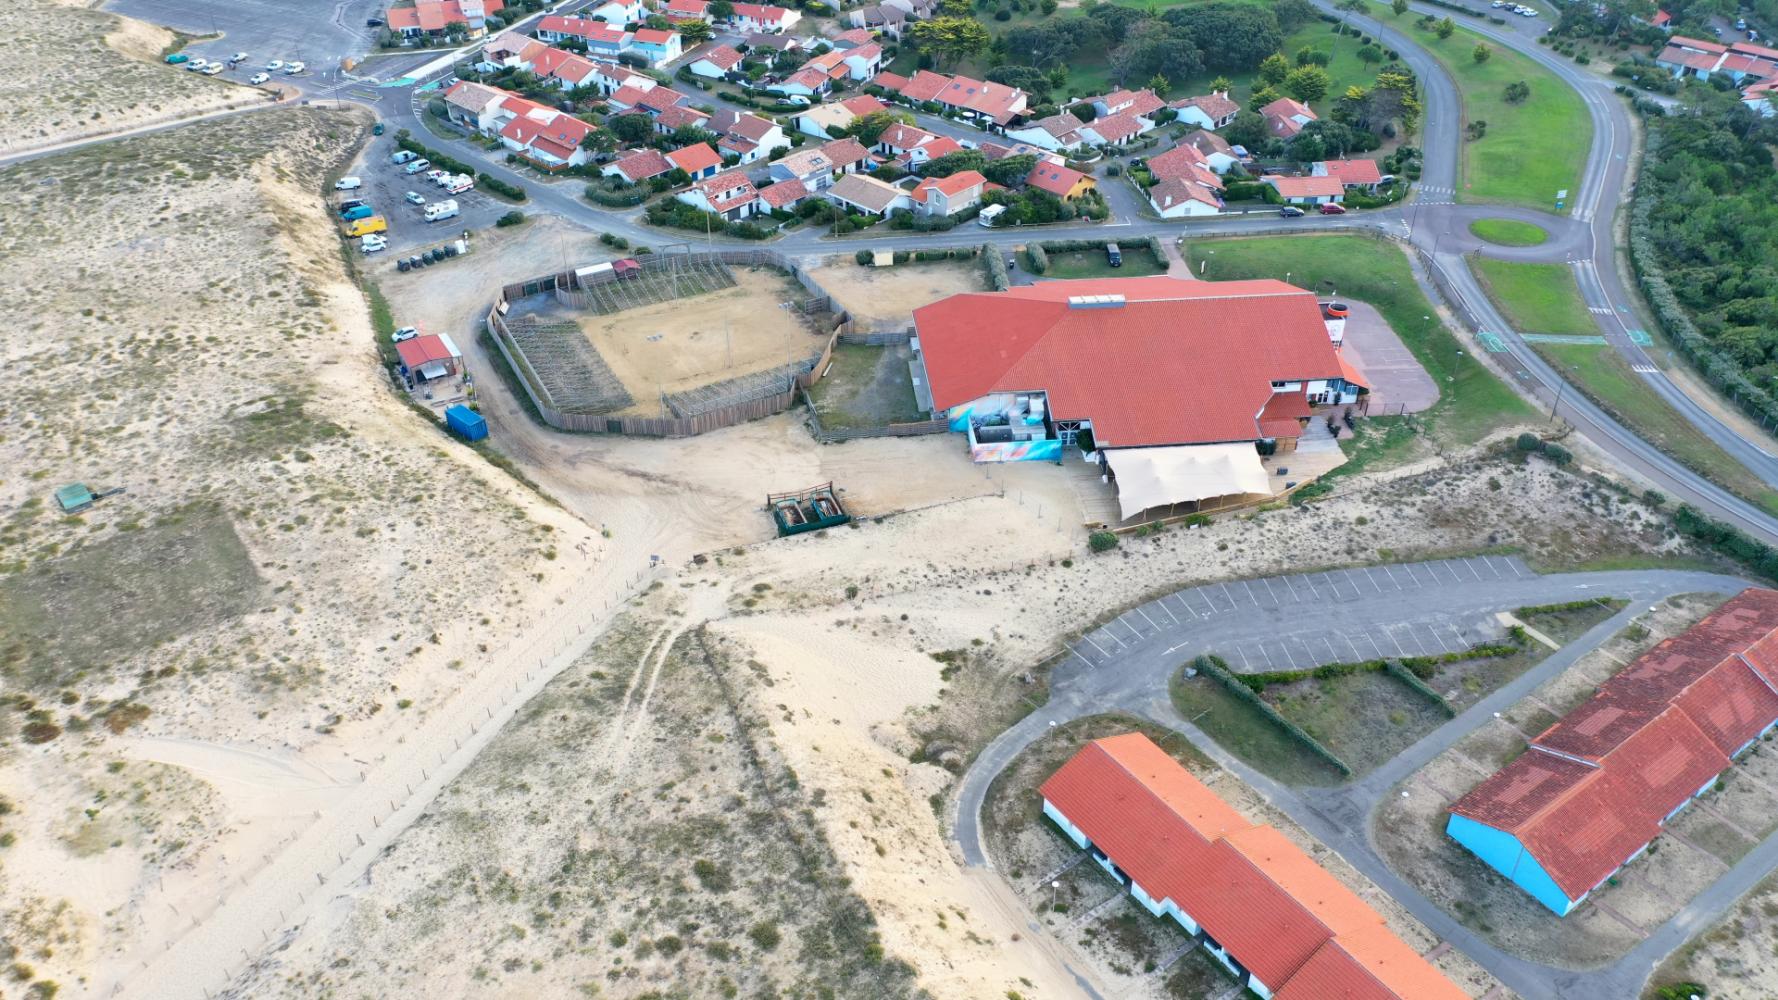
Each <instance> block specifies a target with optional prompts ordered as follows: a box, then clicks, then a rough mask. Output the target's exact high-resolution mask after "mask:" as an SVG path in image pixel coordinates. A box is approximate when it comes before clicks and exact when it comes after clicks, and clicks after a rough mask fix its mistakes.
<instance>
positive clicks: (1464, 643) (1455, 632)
mask: <svg viewBox="0 0 1778 1000" xmlns="http://www.w3.org/2000/svg"><path fill="white" fill-rule="evenodd" d="M1445 627H1446V628H1448V629H1450V630H1451V635H1452V636H1453V637H1455V638H1456V640H1457V648H1458V649H1468V648H1469V640H1468V639H1466V638H1464V636H1463V630H1462V629H1459V628H1458V627H1457V626H1455V625H1446V626H1445Z"/></svg>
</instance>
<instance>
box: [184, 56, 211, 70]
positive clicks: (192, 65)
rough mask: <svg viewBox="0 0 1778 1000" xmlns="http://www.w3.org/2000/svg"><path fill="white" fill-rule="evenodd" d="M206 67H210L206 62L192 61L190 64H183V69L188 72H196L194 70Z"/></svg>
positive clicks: (202, 60)
mask: <svg viewBox="0 0 1778 1000" xmlns="http://www.w3.org/2000/svg"><path fill="white" fill-rule="evenodd" d="M208 65H210V63H209V61H208V60H205V59H193V60H192V61H191V62H188V63H186V64H185V68H186V69H188V70H196V69H203V68H204V67H205V66H208Z"/></svg>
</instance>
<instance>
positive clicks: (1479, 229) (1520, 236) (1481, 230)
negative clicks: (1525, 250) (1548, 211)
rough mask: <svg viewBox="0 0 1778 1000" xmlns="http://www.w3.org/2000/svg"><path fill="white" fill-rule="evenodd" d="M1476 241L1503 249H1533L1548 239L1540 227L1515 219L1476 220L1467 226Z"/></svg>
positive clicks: (1547, 234) (1547, 235) (1548, 236)
mask: <svg viewBox="0 0 1778 1000" xmlns="http://www.w3.org/2000/svg"><path fill="white" fill-rule="evenodd" d="M1469 231H1470V232H1471V233H1474V234H1475V236H1476V238H1477V239H1483V240H1487V241H1488V242H1489V243H1494V244H1497V245H1499V246H1503V247H1534V246H1537V245H1538V244H1540V243H1542V242H1543V241H1544V240H1547V239H1549V238H1550V234H1549V233H1547V232H1545V231H1544V230H1543V227H1541V226H1534V225H1532V224H1531V223H1529V222H1519V221H1518V220H1516V219H1477V220H1475V221H1474V222H1472V223H1470V224H1469Z"/></svg>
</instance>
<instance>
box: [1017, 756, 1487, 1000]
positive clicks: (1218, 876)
mask: <svg viewBox="0 0 1778 1000" xmlns="http://www.w3.org/2000/svg"><path fill="white" fill-rule="evenodd" d="M1039 792H1040V794H1041V795H1042V796H1043V812H1044V815H1046V816H1048V817H1049V818H1050V819H1051V820H1052V821H1054V822H1055V824H1056V825H1057V826H1058V827H1060V828H1061V830H1062V832H1063V833H1064V834H1065V835H1066V836H1067V837H1068V838H1069V839H1070V840H1072V841H1073V842H1074V843H1075V844H1076V845H1078V846H1080V847H1082V848H1085V849H1087V850H1088V851H1089V852H1090V855H1091V857H1092V858H1093V860H1094V861H1096V862H1098V864H1099V865H1100V867H1102V868H1104V869H1105V870H1106V871H1107V872H1109V873H1110V874H1111V876H1112V877H1113V878H1115V879H1117V881H1118V882H1119V883H1120V884H1122V885H1126V886H1128V887H1129V889H1130V894H1131V895H1132V896H1134V897H1135V898H1136V901H1137V902H1139V903H1141V904H1142V906H1143V908H1144V909H1146V910H1148V912H1150V913H1152V914H1154V915H1155V916H1157V917H1165V918H1170V919H1172V920H1174V921H1175V922H1177V923H1178V924H1179V925H1180V926H1181V927H1183V928H1185V930H1186V931H1187V932H1188V933H1190V934H1191V935H1193V936H1194V937H1195V938H1196V940H1197V942H1198V943H1199V944H1201V945H1202V946H1203V947H1204V948H1205V949H1206V950H1208V951H1209V952H1210V954H1211V955H1213V956H1214V957H1215V958H1216V959H1217V960H1218V961H1219V962H1221V963H1222V964H1223V965H1224V966H1225V967H1226V968H1228V969H1229V971H1231V972H1233V973H1234V974H1235V976H1236V978H1237V979H1238V980H1239V981H1240V983H1241V985H1243V986H1245V987H1247V988H1248V989H1251V990H1253V991H1254V992H1255V993H1257V994H1259V995H1260V996H1267V997H1272V998H1273V1000H1464V998H1467V997H1468V994H1467V993H1465V992H1464V991H1463V990H1461V989H1459V988H1458V987H1457V985H1456V984H1455V983H1453V982H1451V981H1450V980H1449V979H1447V978H1446V977H1445V976H1444V974H1442V973H1440V972H1439V971H1438V970H1437V969H1435V968H1434V967H1433V966H1432V964H1431V963H1429V962H1427V961H1426V960H1425V959H1424V958H1421V957H1420V956H1419V955H1418V954H1417V953H1416V952H1415V951H1414V949H1412V948H1410V947H1409V946H1408V944H1407V942H1405V941H1403V940H1402V939H1401V938H1399V937H1397V936H1396V934H1395V933H1394V932H1393V931H1391V930H1390V929H1389V925H1388V924H1387V923H1386V922H1385V921H1384V919H1383V916H1382V915H1381V914H1379V913H1378V912H1377V911H1376V910H1374V909H1372V908H1371V906H1370V904H1368V903H1366V902H1365V901H1364V900H1363V899H1361V898H1359V896H1358V894H1357V893H1354V892H1353V891H1352V890H1351V889H1348V888H1347V887H1346V886H1345V885H1344V884H1342V883H1341V882H1340V881H1339V880H1338V879H1336V878H1334V877H1333V875H1332V874H1330V873H1329V872H1328V871H1327V870H1326V869H1325V868H1322V867H1321V866H1320V865H1318V864H1316V863H1315V861H1314V860H1313V859H1312V858H1310V857H1309V855H1308V854H1306V853H1304V851H1303V850H1302V849H1301V848H1299V847H1298V846H1296V844H1294V843H1292V842H1291V840H1290V839H1289V838H1288V837H1286V836H1285V835H1284V834H1282V833H1280V832H1279V831H1278V830H1277V829H1275V828H1273V827H1270V826H1257V825H1255V824H1253V823H1252V822H1249V821H1248V819H1247V818H1246V817H1244V816H1242V815H1241V814H1240V812H1238V811H1236V810H1235V809H1234V808H1233V807H1231V806H1230V805H1229V804H1228V803H1227V802H1224V801H1223V800H1222V799H1221V798H1220V797H1218V796H1217V794H1216V793H1215V792H1213V791H1211V790H1210V789H1209V788H1208V787H1207V786H1205V785H1204V783H1203V782H1201V781H1199V780H1198V779H1197V778H1196V777H1194V776H1193V775H1192V774H1191V772H1189V771H1187V770H1186V769H1185V768H1184V767H1182V766H1180V764H1179V763H1178V762H1177V761H1175V760H1174V759H1173V758H1171V757H1169V756H1167V754H1166V753H1165V752H1164V751H1163V750H1161V748H1160V747H1158V746H1156V745H1155V744H1154V743H1153V742H1152V741H1151V740H1149V738H1148V737H1146V736H1144V735H1142V734H1141V733H1126V734H1124V735H1122V736H1113V737H1109V738H1107V739H1101V740H1094V741H1093V742H1091V743H1088V744H1087V745H1086V746H1084V747H1082V748H1081V749H1080V751H1079V752H1077V753H1076V754H1075V755H1074V756H1073V757H1072V758H1070V759H1069V760H1068V762H1067V763H1066V764H1063V765H1062V767H1061V768H1060V769H1059V770H1058V771H1056V773H1055V774H1053V775H1051V776H1050V778H1049V780H1047V781H1045V782H1044V783H1043V785H1042V786H1041V788H1040V789H1039Z"/></svg>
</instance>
